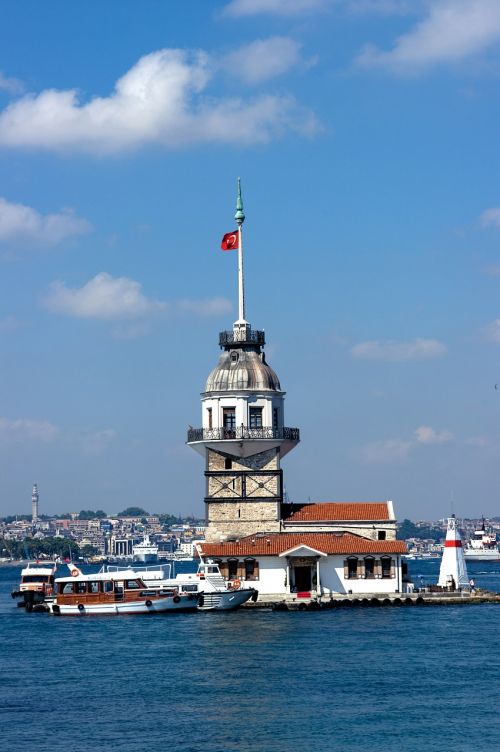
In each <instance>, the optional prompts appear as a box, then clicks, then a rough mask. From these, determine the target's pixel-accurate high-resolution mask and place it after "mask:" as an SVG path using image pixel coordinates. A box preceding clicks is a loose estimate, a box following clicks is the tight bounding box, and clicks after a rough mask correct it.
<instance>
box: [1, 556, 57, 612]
mask: <svg viewBox="0 0 500 752" xmlns="http://www.w3.org/2000/svg"><path fill="white" fill-rule="evenodd" d="M56 569H57V562H55V561H28V563H27V564H26V566H25V567H23V569H22V570H21V582H20V583H19V588H18V589H17V590H13V591H12V593H11V595H12V597H13V598H19V599H20V600H19V603H18V604H17V605H18V606H19V607H21V608H26V611H32V610H33V609H34V608H36V607H38V606H41V607H43V604H44V603H45V601H46V600H47V599H48V598H51V597H52V595H53V592H54V578H55V572H56Z"/></svg>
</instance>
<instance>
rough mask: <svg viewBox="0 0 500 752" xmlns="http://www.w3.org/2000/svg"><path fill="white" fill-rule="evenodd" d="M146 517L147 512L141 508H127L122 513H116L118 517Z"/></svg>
mask: <svg viewBox="0 0 500 752" xmlns="http://www.w3.org/2000/svg"><path fill="white" fill-rule="evenodd" d="M144 516H146V517H148V516H149V512H146V510H145V509H142V508H141V507H127V508H126V509H124V510H123V512H118V517H144Z"/></svg>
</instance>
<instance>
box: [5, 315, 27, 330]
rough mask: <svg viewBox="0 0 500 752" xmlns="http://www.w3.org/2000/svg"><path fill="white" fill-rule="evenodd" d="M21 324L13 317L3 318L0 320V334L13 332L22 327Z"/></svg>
mask: <svg viewBox="0 0 500 752" xmlns="http://www.w3.org/2000/svg"><path fill="white" fill-rule="evenodd" d="M22 325H23V324H22V322H21V321H19V319H16V317H15V316H5V317H4V318H3V319H0V332H15V331H17V329H20V328H21V327H22Z"/></svg>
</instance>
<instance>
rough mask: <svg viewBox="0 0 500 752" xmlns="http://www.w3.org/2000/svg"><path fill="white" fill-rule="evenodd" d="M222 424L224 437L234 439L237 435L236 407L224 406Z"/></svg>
mask: <svg viewBox="0 0 500 752" xmlns="http://www.w3.org/2000/svg"><path fill="white" fill-rule="evenodd" d="M222 425H223V427H224V438H225V439H234V438H235V436H236V409H235V408H234V407H223V408H222Z"/></svg>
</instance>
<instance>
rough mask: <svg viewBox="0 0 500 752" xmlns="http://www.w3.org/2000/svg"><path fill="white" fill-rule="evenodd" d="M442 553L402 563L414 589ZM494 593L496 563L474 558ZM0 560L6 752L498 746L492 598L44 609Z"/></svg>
mask: <svg viewBox="0 0 500 752" xmlns="http://www.w3.org/2000/svg"><path fill="white" fill-rule="evenodd" d="M438 567H439V562H420V561H415V562H410V568H411V571H412V574H413V578H414V580H415V582H416V584H418V585H419V584H420V583H421V582H423V583H424V584H425V583H432V582H436V579H437V573H438ZM469 569H470V574H471V575H472V576H473V577H474V579H475V581H476V585H478V586H480V587H481V586H482V587H485V588H486V587H487V588H489V589H492V590H496V591H499V590H500V565H498V564H497V565H493V564H479V563H475V564H474V565H472V566H471V567H470V568H469ZM19 575H20V567H10V566H5V567H1V568H0V628H1V632H0V634H1V641H0V658H1V664H0V667H1V674H0V698H1V701H0V733H1V736H0V739H1V748H2V750H6V751H7V750H8V752H17V751H18V750H23V752H25V751H26V750H36V752H48V750H51V751H52V750H54V749H57V750H69V751H71V752H73V751H75V752H76V751H78V752H87V751H88V752H90V751H92V752H101V750H102V751H104V750H106V751H109V752H112V751H114V750H119V751H120V752H138V751H139V750H140V751H142V750H144V751H145V752H156V750H158V751H160V750H162V751H165V752H167V751H168V752H170V751H171V752H198V751H199V752H260V751H261V750H262V751H265V752H290V751H291V750H298V751H300V752H326V751H330V750H335V751H338V752H401V751H402V750H404V751H405V752H406V751H407V750H408V751H409V752H424V750H425V752H449V750H453V752H466V751H467V752H470V750H474V752H483V751H484V752H486V751H488V752H492V751H496V750H500V724H499V708H500V673H499V670H500V664H499V655H500V630H499V626H500V605H496V604H493V605H490V604H485V605H479V606H432V607H430V606H429V607H425V606H423V607H416V606H414V607H399V608H397V607H385V608H377V609H375V608H355V609H349V610H327V611H321V612H288V613H286V612H285V613H283V612H272V611H260V610H244V609H242V610H239V611H235V612H228V613H207V612H204V613H192V614H170V615H163V616H162V615H156V616H120V617H101V618H99V617H82V618H79V617H75V618H64V617H59V618H58V617H54V616H50V615H48V614H44V613H41V614H40V613H31V614H29V613H26V612H25V611H24V609H18V608H16V606H15V603H14V601H12V599H11V597H10V590H11V589H12V588H13V587H14V586H15V585H16V584H17V583H18V581H19Z"/></svg>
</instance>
